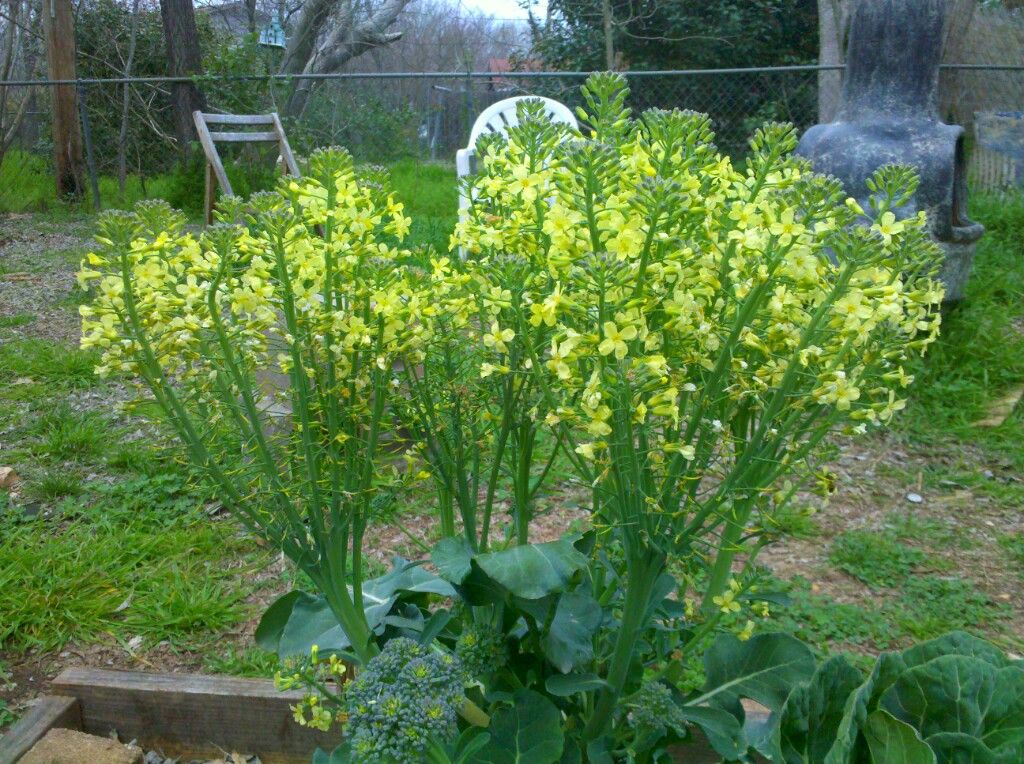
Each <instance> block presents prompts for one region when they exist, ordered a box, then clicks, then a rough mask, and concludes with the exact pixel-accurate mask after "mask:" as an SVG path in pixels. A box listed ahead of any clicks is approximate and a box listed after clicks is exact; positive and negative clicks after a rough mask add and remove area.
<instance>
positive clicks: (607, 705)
mask: <svg viewBox="0 0 1024 764" xmlns="http://www.w3.org/2000/svg"><path fill="white" fill-rule="evenodd" d="M627 555H628V556H629V557H632V558H633V559H632V560H631V561H629V560H628V561H627V569H628V575H629V579H628V581H627V583H626V599H625V603H624V604H623V609H622V621H621V624H620V626H619V633H618V635H617V636H616V638H615V647H614V649H613V651H612V658H611V662H610V664H609V667H608V674H607V676H606V677H605V681H607V682H608V685H609V686H608V687H607V688H606V689H604V690H602V691H601V694H600V695H599V696H598V699H597V705H596V706H595V707H594V713H593V715H592V716H591V717H590V719H589V720H588V721H587V725H586V727H584V729H583V739H584V740H595V739H596V738H598V737H600V736H601V735H602V734H604V732H605V731H606V730H607V728H608V725H609V723H610V722H611V719H612V715H613V714H614V713H615V705H616V703H617V702H618V699H619V695H620V694H621V693H622V688H623V686H624V685H625V683H626V679H627V677H628V674H629V667H630V664H631V663H632V660H633V650H634V649H635V648H636V643H637V640H638V639H639V637H640V634H641V633H642V632H643V630H644V628H646V626H647V624H646V623H645V619H646V616H647V610H648V607H649V605H650V602H651V594H652V592H653V590H654V584H655V582H656V581H657V580H658V576H659V575H661V572H662V570H663V569H664V567H665V558H664V556H662V555H661V554H659V553H657V552H655V551H654V550H652V549H644V550H641V551H639V552H634V553H633V554H632V555H629V552H628V550H627Z"/></svg>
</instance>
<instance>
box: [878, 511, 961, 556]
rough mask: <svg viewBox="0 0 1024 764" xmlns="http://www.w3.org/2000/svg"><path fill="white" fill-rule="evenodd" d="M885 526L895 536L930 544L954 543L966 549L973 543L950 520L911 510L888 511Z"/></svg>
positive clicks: (944, 544)
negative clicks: (918, 513)
mask: <svg viewBox="0 0 1024 764" xmlns="http://www.w3.org/2000/svg"><path fill="white" fill-rule="evenodd" d="M885 528H886V530H888V531H890V532H891V533H892V534H893V535H894V536H895V537H896V538H899V539H904V540H908V541H916V542H918V543H925V544H929V545H932V546H942V547H948V546H949V545H950V544H954V543H955V544H956V545H957V546H958V547H959V548H961V549H966V548H967V547H969V546H970V545H971V544H972V543H973V541H972V540H971V539H970V538H969V537H968V536H966V535H964V534H963V533H958V532H957V529H956V525H955V524H954V523H953V522H952V521H950V520H938V519H935V518H930V517H921V516H919V515H916V514H913V513H912V512H905V513H904V512H890V513H889V514H888V515H887V516H886V518H885Z"/></svg>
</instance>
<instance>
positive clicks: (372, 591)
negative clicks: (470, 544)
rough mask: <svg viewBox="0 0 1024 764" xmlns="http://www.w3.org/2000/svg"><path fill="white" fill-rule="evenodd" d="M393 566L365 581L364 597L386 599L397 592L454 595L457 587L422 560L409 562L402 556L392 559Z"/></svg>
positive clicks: (442, 595)
mask: <svg viewBox="0 0 1024 764" xmlns="http://www.w3.org/2000/svg"><path fill="white" fill-rule="evenodd" d="M392 565H393V567H392V568H391V570H390V571H389V572H387V573H385V574H384V575H383V576H381V577H380V578H373V579H370V580H369V581H364V582H363V597H364V598H367V597H371V598H373V600H376V601H384V600H386V599H388V598H389V597H391V596H392V595H394V594H396V593H397V592H407V593H410V594H437V595H438V596H441V597H454V596H455V589H454V587H452V585H451V584H450V583H448V582H447V581H445V580H444V579H442V578H439V577H438V576H435V575H434V574H433V573H431V572H430V571H428V570H425V569H424V568H423V563H421V562H409V561H408V560H403V559H402V558H401V557H395V558H394V559H393V560H392Z"/></svg>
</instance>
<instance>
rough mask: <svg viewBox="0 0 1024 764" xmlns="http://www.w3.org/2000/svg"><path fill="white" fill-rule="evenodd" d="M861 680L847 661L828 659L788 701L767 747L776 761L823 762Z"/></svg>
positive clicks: (794, 762) (837, 658)
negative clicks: (848, 702) (849, 700)
mask: <svg viewBox="0 0 1024 764" xmlns="http://www.w3.org/2000/svg"><path fill="white" fill-rule="evenodd" d="M861 682H862V677H861V675H860V672H858V671H857V669H855V668H853V666H851V665H850V664H849V663H848V662H847V660H846V659H845V658H843V657H842V656H836V657H834V658H831V659H829V660H828V661H826V662H825V663H823V664H822V665H821V666H819V667H818V670H817V671H815V672H814V676H813V677H812V678H811V681H810V682H808V683H807V684H800V685H797V686H796V687H794V688H793V691H792V692H791V693H790V694H789V697H788V698H786V703H785V705H784V706H783V707H782V713H781V715H780V717H779V724H778V727H776V729H775V730H774V735H773V737H774V740H773V741H772V743H771V744H770V745H769V746H768V748H769V750H770V751H771V752H772V755H773V756H774V757H775V760H777V761H784V762H786V764H805V763H809V762H820V761H824V760H825V757H826V756H827V755H828V752H829V749H830V748H831V747H832V745H833V743H834V742H835V739H836V733H837V732H838V731H839V725H840V722H841V721H842V719H843V711H844V707H845V705H846V699H847V698H848V697H850V695H851V694H852V693H853V692H854V691H855V690H856V689H857V688H858V687H859V686H860V684H861Z"/></svg>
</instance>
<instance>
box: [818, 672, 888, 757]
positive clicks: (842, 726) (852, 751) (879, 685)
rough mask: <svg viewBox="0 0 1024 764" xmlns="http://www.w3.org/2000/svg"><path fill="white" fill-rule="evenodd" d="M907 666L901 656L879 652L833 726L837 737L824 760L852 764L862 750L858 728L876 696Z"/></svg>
mask: <svg viewBox="0 0 1024 764" xmlns="http://www.w3.org/2000/svg"><path fill="white" fill-rule="evenodd" d="M905 669H906V666H905V665H904V663H903V659H902V658H901V657H900V656H899V655H897V654H896V653H882V654H881V655H879V656H878V660H877V661H875V666H874V668H873V669H872V670H871V675H870V676H869V677H868V678H867V679H866V680H865V681H864V683H863V684H862V685H861V686H860V687H858V688H857V689H856V691H855V692H854V693H853V694H852V695H850V696H849V697H848V698H847V699H846V705H845V706H844V707H843V718H842V720H841V721H840V722H839V728H838V729H837V730H836V741H835V743H833V745H832V748H831V749H829V752H828V756H826V757H825V764H851V762H854V761H856V760H857V758H858V755H859V754H861V753H863V754H864V755H867V752H866V751H862V748H863V742H862V738H861V734H860V732H861V730H862V729H863V727H864V725H865V724H867V722H868V714H869V713H870V712H871V711H873V710H874V709H875V706H876V704H877V699H878V696H879V695H880V694H881V693H882V692H883V691H884V690H885V689H886V688H888V687H889V686H890V685H891V684H892V683H893V682H894V681H896V677H897V676H899V675H900V673H901V672H903V671H904V670H905Z"/></svg>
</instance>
